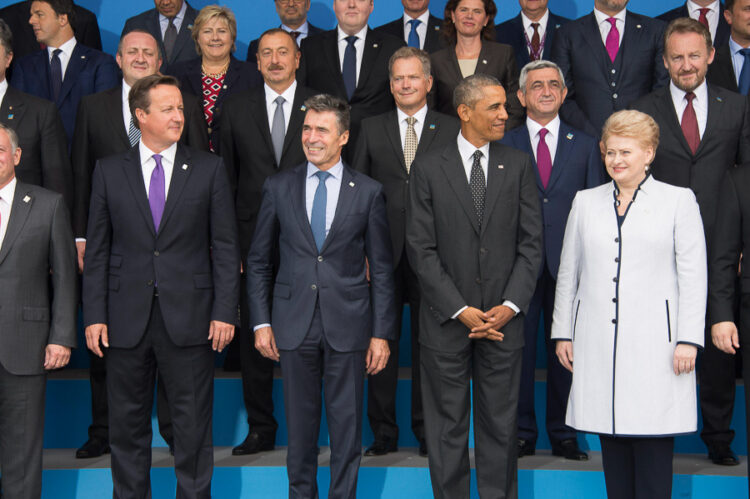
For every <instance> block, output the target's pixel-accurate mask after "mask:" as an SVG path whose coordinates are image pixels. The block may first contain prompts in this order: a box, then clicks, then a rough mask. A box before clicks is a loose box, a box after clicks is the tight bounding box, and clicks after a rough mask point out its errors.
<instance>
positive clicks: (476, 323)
mask: <svg viewBox="0 0 750 499" xmlns="http://www.w3.org/2000/svg"><path fill="white" fill-rule="evenodd" d="M515 315H516V313H515V312H514V311H513V309H511V308H510V307H506V306H505V305H497V306H495V307H492V308H491V309H489V310H488V311H487V312H482V311H481V310H479V309H478V308H474V307H467V308H466V309H465V310H464V311H463V312H461V313H460V314H459V316H458V320H460V321H461V322H462V323H463V324H464V326H466V327H468V328H469V330H470V333H469V338H471V339H472V340H481V339H487V340H492V341H503V338H504V337H505V335H503V333H502V332H501V331H500V329H501V328H503V327H504V326H505V325H506V324H507V323H508V322H509V321H510V320H511V319H512V318H513V317H514V316H515Z"/></svg>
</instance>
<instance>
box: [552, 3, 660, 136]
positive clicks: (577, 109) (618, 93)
mask: <svg viewBox="0 0 750 499" xmlns="http://www.w3.org/2000/svg"><path fill="white" fill-rule="evenodd" d="M627 3H628V2H627V0H594V11H593V12H592V13H591V14H588V15H586V16H583V17H581V18H580V19H576V20H575V21H571V22H569V23H567V24H565V25H564V26H563V27H562V28H560V30H559V31H558V33H557V36H556V37H555V45H554V46H553V47H552V60H553V61H555V62H556V63H557V64H558V65H559V66H560V68H561V69H562V71H563V74H564V75H565V85H566V86H567V88H568V98H567V99H566V100H565V103H564V104H563V107H562V109H561V110H560V112H561V116H562V118H563V119H564V120H565V121H566V122H567V123H569V124H570V125H571V126H574V127H576V128H578V129H579V130H583V131H585V132H586V133H588V134H590V135H592V136H594V137H598V136H599V135H600V134H601V130H602V126H603V125H604V122H605V121H606V119H607V118H608V117H609V115H610V114H612V113H613V112H615V111H619V110H621V109H626V108H627V107H628V106H629V105H630V104H631V103H632V102H633V101H634V100H636V99H638V98H639V97H642V96H644V95H646V94H648V93H649V92H651V91H652V90H654V89H655V88H657V87H662V86H664V85H666V84H667V83H668V82H669V77H668V75H667V72H666V71H665V69H664V63H663V61H662V33H663V32H664V26H665V25H664V23H663V22H662V21H657V20H654V19H651V18H650V17H646V16H642V15H640V14H634V13H632V12H630V11H627V10H626V9H625V6H626V5H627Z"/></svg>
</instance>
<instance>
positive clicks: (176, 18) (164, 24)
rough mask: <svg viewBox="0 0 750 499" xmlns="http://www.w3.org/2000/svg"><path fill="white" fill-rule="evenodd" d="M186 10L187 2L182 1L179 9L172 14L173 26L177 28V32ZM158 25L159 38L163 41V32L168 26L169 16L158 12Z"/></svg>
mask: <svg viewBox="0 0 750 499" xmlns="http://www.w3.org/2000/svg"><path fill="white" fill-rule="evenodd" d="M186 11H187V2H184V1H183V2H182V7H181V8H180V11H179V12H178V13H177V14H176V15H175V16H174V21H173V23H174V27H175V28H177V33H179V32H180V28H181V27H182V20H183V19H185V12H186ZM159 27H160V28H161V39H162V41H164V34H165V33H166V32H167V28H168V27H169V18H168V17H166V16H163V15H161V14H159Z"/></svg>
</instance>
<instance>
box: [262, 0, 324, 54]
mask: <svg viewBox="0 0 750 499" xmlns="http://www.w3.org/2000/svg"><path fill="white" fill-rule="evenodd" d="M274 3H275V4H276V13H277V14H278V15H279V19H280V20H281V25H280V26H279V28H281V29H283V30H284V31H287V32H289V33H290V34H291V35H292V38H294V40H295V41H296V42H297V47H299V46H300V45H301V44H302V40H304V39H305V38H307V37H308V36H312V35H317V34H318V33H322V32H323V31H324V30H323V29H321V28H318V27H316V26H313V25H312V24H310V23H309V22H308V21H307V13H308V12H309V11H310V0H299V1H294V0H274ZM259 40H260V39H259V38H256V39H255V40H253V41H252V42H250V45H248V47H247V62H250V63H252V64H253V66H255V65H256V64H257V63H258V42H259Z"/></svg>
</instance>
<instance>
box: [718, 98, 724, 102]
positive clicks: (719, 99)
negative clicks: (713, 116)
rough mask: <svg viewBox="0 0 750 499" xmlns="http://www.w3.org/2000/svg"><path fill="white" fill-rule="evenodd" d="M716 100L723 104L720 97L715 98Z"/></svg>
mask: <svg viewBox="0 0 750 499" xmlns="http://www.w3.org/2000/svg"><path fill="white" fill-rule="evenodd" d="M716 100H717V101H719V102H724V101H723V100H721V97H717V98H716Z"/></svg>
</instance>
